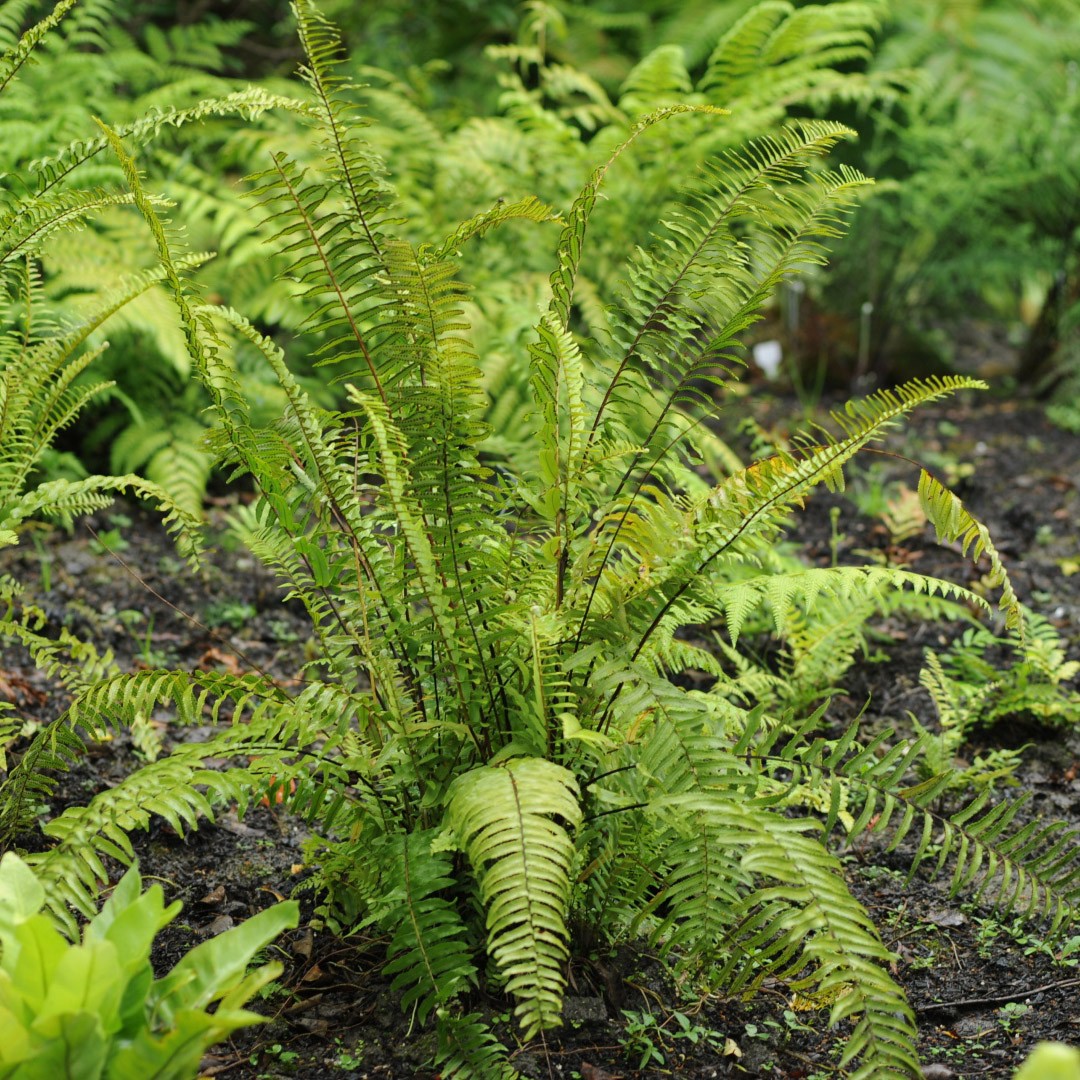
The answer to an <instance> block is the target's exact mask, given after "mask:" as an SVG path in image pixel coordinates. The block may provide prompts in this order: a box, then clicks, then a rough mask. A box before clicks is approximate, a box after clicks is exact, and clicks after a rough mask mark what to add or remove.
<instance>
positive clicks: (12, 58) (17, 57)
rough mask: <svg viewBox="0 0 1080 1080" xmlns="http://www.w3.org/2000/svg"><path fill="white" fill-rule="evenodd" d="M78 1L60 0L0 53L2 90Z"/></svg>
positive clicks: (0, 90) (0, 88) (0, 82)
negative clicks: (42, 17)
mask: <svg viewBox="0 0 1080 1080" xmlns="http://www.w3.org/2000/svg"><path fill="white" fill-rule="evenodd" d="M76 3H78V0H59V2H58V3H57V4H56V6H55V7H54V8H53V9H52V11H51V12H50V13H49V14H48V15H46V16H45V18H44V19H41V20H40V21H39V22H37V23H35V24H34V25H33V26H32V27H30V29H29V30H27V31H26V32H25V33H24V34H23V35H22V36H21V37H20V38H19V40H18V41H17V42H15V43H14V45H11V46H8V47H7V48H5V49H4V52H3V55H0V92H3V90H4V88H5V87H6V86H7V85H8V83H10V82H11V80H12V79H13V78H15V76H16V75H17V74H18V73H19V69H20V68H21V67H22V66H23V65H24V64H25V63H26V62H27V61H28V60H29V59H30V57H31V55H32V54H33V52H34V49H36V48H37V46H38V45H39V44H40V42H41V40H42V39H43V38H44V37H45V35H46V34H48V33H49V32H50V31H51V30H54V29H55V28H56V27H57V26H59V25H60V22H61V20H62V19H63V18H64V16H65V15H67V13H68V12H69V11H70V10H71V9H72V8H73V7H74V6H75V5H76Z"/></svg>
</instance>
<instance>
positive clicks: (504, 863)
mask: <svg viewBox="0 0 1080 1080" xmlns="http://www.w3.org/2000/svg"><path fill="white" fill-rule="evenodd" d="M446 811H447V823H448V824H449V826H450V827H451V828H452V829H453V831H454V835H455V837H456V839H457V843H458V844H459V845H460V846H461V848H462V850H463V851H465V852H466V853H467V854H468V857H469V861H470V863H471V864H472V867H473V872H474V874H475V875H476V878H477V881H478V883H479V885H480V895H481V897H482V899H483V901H484V906H485V907H486V908H487V928H488V952H489V954H490V955H491V957H492V959H493V960H494V961H495V963H496V964H497V965H498V967H499V970H500V972H501V973H502V975H503V976H504V977H505V978H506V989H507V991H508V992H509V993H510V994H512V995H513V996H514V997H515V998H516V999H517V1000H518V1006H517V1008H516V1010H515V1014H516V1016H517V1017H518V1019H519V1021H520V1023H521V1025H522V1029H523V1034H524V1037H525V1038H531V1037H532V1036H533V1035H535V1034H536V1033H537V1032H538V1031H540V1030H541V1029H543V1028H549V1027H554V1026H556V1025H558V1024H559V1023H560V1022H561V1017H562V994H563V986H564V983H565V975H564V973H563V964H564V962H565V960H566V957H567V955H568V952H567V944H566V938H567V932H566V913H567V908H568V904H569V898H570V868H571V865H572V863H573V858H574V844H573V840H572V838H571V836H570V833H569V831H568V830H571V829H574V828H576V827H577V825H579V824H580V822H581V807H580V806H579V804H578V796H577V783H576V781H575V780H574V776H573V774H572V773H570V772H568V771H567V770H566V769H563V768H561V767H560V766H558V765H556V764H554V763H553V762H550V761H545V760H543V759H540V758H515V759H513V760H511V761H508V762H506V764H505V765H503V766H498V767H492V766H483V767H481V768H478V769H474V770H472V771H471V772H468V773H465V774H464V775H462V776H459V777H458V778H457V779H456V780H454V782H453V784H452V785H451V786H450V790H449V792H448V795H447V807H446Z"/></svg>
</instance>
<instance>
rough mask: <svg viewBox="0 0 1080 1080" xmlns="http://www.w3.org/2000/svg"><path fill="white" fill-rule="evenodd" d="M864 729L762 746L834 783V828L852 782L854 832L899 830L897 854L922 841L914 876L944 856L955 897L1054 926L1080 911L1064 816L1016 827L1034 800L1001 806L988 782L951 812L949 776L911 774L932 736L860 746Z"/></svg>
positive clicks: (1076, 854)
mask: <svg viewBox="0 0 1080 1080" xmlns="http://www.w3.org/2000/svg"><path fill="white" fill-rule="evenodd" d="M855 733H856V728H855V725H853V726H852V727H851V728H849V729H848V730H847V731H846V732H845V733H844V735H843V737H842V738H840V739H839V740H835V741H830V740H824V739H816V740H814V742H813V743H812V744H811V745H810V746H807V745H806V742H805V740H804V734H803V731H802V729H798V730H797V731H796V733H795V734H794V735H789V737H788V739H787V741H786V742H785V743H784V744H783V745H782V747H780V748H779V750H778V752H774V750H773V748H772V746H773V744H774V743H776V742H777V740H778V738H779V734H780V733H779V732H775V733H773V735H772V736H771V737H770V738H769V739H766V740H765V742H764V743H763V744H762V745H761V747H760V749H758V750H755V751H754V752H755V753H757V754H760V755H761V757H762V759H763V760H767V761H769V762H770V764H772V763H773V762H774V761H775V765H776V767H778V768H781V769H784V770H790V771H791V775H792V776H793V778H794V781H793V782H796V783H802V782H809V783H810V784H812V785H813V786H814V787H816V788H819V789H824V788H827V789H828V791H829V793H830V794H829V799H828V802H829V806H830V808H831V809H830V811H829V814H828V817H827V820H826V829H831V828H832V827H833V826H834V825H835V823H836V820H837V808H838V807H839V806H840V804H841V802H842V790H841V789H842V788H843V787H844V786H845V785H851V786H853V787H855V788H856V789H858V791H859V792H860V793H861V796H862V809H861V811H860V812H859V814H858V816H857V818H855V820H854V821H853V822H851V823H850V825H849V826H848V827H847V831H848V834H849V836H852V837H854V836H857V835H859V834H861V833H863V832H866V831H873V832H881V833H886V832H889V833H891V838H890V841H889V849H890V850H892V849H894V848H897V847H898V846H899V845H900V844H901V843H902V842H903V841H904V840H905V838H907V837H908V836H909V835H910V836H911V837H912V839H913V842H914V845H915V850H914V853H913V854H912V855H911V857H910V864H911V870H910V873H911V874H914V873H915V872H916V871H917V870H918V868H919V867H920V866H921V865H922V864H923V862H924V861H926V860H928V859H933V858H934V857H935V856H936V864H935V873H936V874H937V873H940V872H941V870H942V869H943V867H944V866H945V865H946V864H947V863H951V865H952V867H953V872H952V879H951V884H950V889H951V891H952V893H953V894H954V895H955V894H957V893H958V892H960V891H961V890H964V891H966V892H968V893H969V894H972V895H973V896H974V897H975V898H976V899H986V900H987V901H990V902H992V903H993V905H994V907H995V909H996V910H998V911H1000V912H1002V913H1014V912H1015V913H1017V914H1019V915H1021V916H1022V917H1024V918H1041V919H1045V920H1046V921H1047V923H1048V924H1049V925H1050V927H1051V929H1052V930H1057V929H1058V928H1059V927H1060V926H1062V925H1064V924H1068V923H1070V922H1072V921H1073V920H1074V919H1075V918H1076V917H1077V914H1078V913H1080V847H1078V846H1077V844H1076V843H1075V840H1076V837H1077V835H1080V834H1078V833H1077V832H1076V831H1068V830H1067V829H1066V827H1065V825H1064V824H1062V823H1060V822H1058V823H1051V824H1049V825H1044V824H1041V823H1040V822H1038V821H1031V822H1028V823H1027V824H1025V825H1023V826H1021V827H1019V828H1016V829H1015V830H1013V829H1012V826H1013V824H1014V821H1015V819H1016V815H1017V813H1018V811H1019V810H1020V808H1021V806H1022V805H1023V802H1024V800H1023V799H1019V800H1014V801H1011V802H1008V801H1001V802H997V803H994V804H991V803H990V802H989V800H990V796H991V792H990V790H989V788H988V787H987V788H983V790H981V791H980V792H979V793H978V794H977V795H976V797H975V798H974V799H973V800H972V801H971V802H970V803H969V804H968V805H966V806H964V807H963V808H961V809H960V810H959V811H957V812H955V813H953V814H946V813H944V812H942V811H941V810H939V809H937V808H936V806H935V802H936V800H937V799H938V798H939V797H940V795H941V794H942V793H943V792H944V791H946V790H947V789H948V787H949V785H950V781H951V774H950V773H949V772H946V773H942V774H938V775H935V776H931V777H929V778H927V779H925V780H921V781H917V782H915V783H908V782H907V780H906V777H907V775H908V773H909V772H910V770H911V769H912V768H913V766H915V764H916V763H917V762H918V761H919V760H920V758H921V757H922V756H923V755H924V754H925V753H926V749H927V743H928V742H929V741H930V740H931V739H932V738H933V737H932V736H930V735H924V736H922V737H921V738H919V739H917V740H916V741H915V742H914V743H912V744H911V745H907V744H904V743H896V744H894V745H892V746H888V741H889V738H890V734H891V733H890V732H887V731H886V732H883V733H880V734H878V735H876V736H875V737H874V738H873V739H872V740H870V742H869V743H867V744H866V745H859V744H858V743H856V741H855ZM751 745H752V738H746V737H744V739H743V742H742V743H741V744H740V746H742V747H743V749H746V748H749V747H750V746H751ZM738 749H739V748H737V750H738ZM932 848H933V850H932Z"/></svg>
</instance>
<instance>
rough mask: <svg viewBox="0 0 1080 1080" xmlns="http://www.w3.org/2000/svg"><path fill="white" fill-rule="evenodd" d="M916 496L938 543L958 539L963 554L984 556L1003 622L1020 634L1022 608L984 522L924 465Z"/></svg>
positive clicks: (973, 557) (974, 559) (972, 557)
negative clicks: (998, 591)
mask: <svg viewBox="0 0 1080 1080" xmlns="http://www.w3.org/2000/svg"><path fill="white" fill-rule="evenodd" d="M919 500H920V502H921V503H922V507H923V510H924V511H925V512H926V516H927V519H928V520H929V521H930V523H931V524H932V525H933V526H934V530H935V532H936V533H937V538H938V543H949V544H951V543H959V544H960V551H961V553H962V554H963V555H965V556H966V555H967V554H968V551H969V550H970V551H971V559H972V561H973V562H977V561H978V560H979V559H981V558H982V557H983V556H984V555H985V556H986V558H987V559H988V560H989V562H990V574H989V582H990V584H991V585H992V586H996V587H998V588H1000V589H1001V600H1000V601H999V603H998V607H999V608H1000V609H1001V610H1002V611H1003V612H1004V613H1005V625H1006V626H1007V627H1008V628H1009V629H1010V630H1016V631H1017V632H1019V633H1020V634H1021V635H1022V633H1023V626H1024V614H1023V609H1022V607H1021V604H1020V601H1019V599H1018V598H1017V596H1016V592H1015V591H1014V590H1013V587H1012V582H1011V581H1010V580H1009V574H1008V571H1007V570H1006V569H1005V566H1004V564H1003V563H1002V561H1001V556H1000V555H999V554H998V551H997V548H996V547H994V542H993V540H991V539H990V533H989V531H988V530H987V528H986V526H985V525H984V524H983V523H982V522H981V521H976V520H975V518H973V517H972V516H971V514H969V513H968V511H967V510H966V509H965V507H964V504H963V503H962V502H961V501H960V500H959V499H958V498H957V497H956V496H955V495H954V494H953V493H952V492H951V491H950V490H949V489H948V488H947V487H945V486H944V485H943V484H942V483H941V481H939V480H937V479H936V478H935V477H933V476H931V475H930V473H928V472H927V471H926V470H925V469H924V470H923V471H922V473H921V474H920V476H919Z"/></svg>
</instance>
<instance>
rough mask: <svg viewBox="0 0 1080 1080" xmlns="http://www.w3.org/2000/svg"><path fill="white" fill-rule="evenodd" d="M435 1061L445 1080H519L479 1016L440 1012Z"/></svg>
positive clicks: (447, 1011) (501, 1046)
mask: <svg viewBox="0 0 1080 1080" xmlns="http://www.w3.org/2000/svg"><path fill="white" fill-rule="evenodd" d="M436 1030H437V1032H438V1048H437V1050H436V1051H435V1061H436V1064H437V1065H438V1066H439V1071H440V1074H441V1075H442V1076H444V1077H445V1078H446V1080H519V1077H520V1075H521V1074H520V1073H519V1072H518V1071H517V1070H516V1069H514V1068H512V1067H511V1066H510V1064H509V1063H508V1062H507V1060H506V1058H507V1051H506V1047H504V1046H503V1045H502V1044H501V1043H500V1042H499V1041H498V1039H496V1038H495V1036H494V1035H492V1033H491V1029H490V1028H489V1027H488V1025H487V1023H486V1022H485V1021H484V1018H483V1017H482V1016H481V1014H480V1013H467V1014H465V1015H461V1016H458V1015H456V1014H454V1013H451V1012H450V1011H449V1010H448V1009H440V1010H439V1023H438V1027H437V1029H436Z"/></svg>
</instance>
